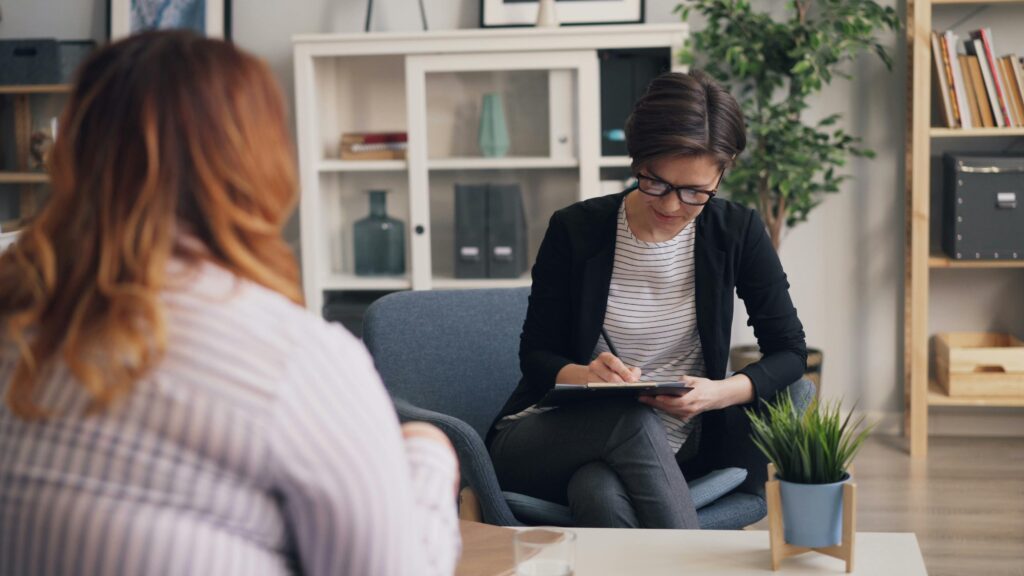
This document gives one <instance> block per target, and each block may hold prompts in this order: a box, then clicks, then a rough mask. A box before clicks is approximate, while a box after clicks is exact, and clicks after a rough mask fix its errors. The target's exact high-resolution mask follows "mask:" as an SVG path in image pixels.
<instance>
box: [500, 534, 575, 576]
mask: <svg viewBox="0 0 1024 576" xmlns="http://www.w3.org/2000/svg"><path fill="white" fill-rule="evenodd" d="M515 554H516V575H517V576H572V575H573V573H574V570H575V566H576V534H575V533H573V532H571V531H569V530H564V529H562V528H531V529H529V530H522V531H520V532H517V533H516V535H515Z"/></svg>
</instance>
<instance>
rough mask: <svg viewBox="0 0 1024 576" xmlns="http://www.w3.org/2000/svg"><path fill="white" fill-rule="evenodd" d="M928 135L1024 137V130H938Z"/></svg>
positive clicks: (943, 136) (936, 136) (933, 136)
mask: <svg viewBox="0 0 1024 576" xmlns="http://www.w3.org/2000/svg"><path fill="white" fill-rule="evenodd" d="M928 133H929V134H930V135H931V137H932V138H991V137H994V136H1002V137H1016V136H1024V128H969V129H966V130H965V129H963V128H936V127H932V128H931V129H930V130H929V131H928Z"/></svg>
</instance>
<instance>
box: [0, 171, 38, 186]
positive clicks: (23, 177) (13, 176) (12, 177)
mask: <svg viewBox="0 0 1024 576" xmlns="http://www.w3.org/2000/svg"><path fill="white" fill-rule="evenodd" d="M49 181H50V176H49V174H45V173H42V172H0V184H46V183H47V182H49Z"/></svg>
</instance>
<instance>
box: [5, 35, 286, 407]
mask: <svg viewBox="0 0 1024 576" xmlns="http://www.w3.org/2000/svg"><path fill="white" fill-rule="evenodd" d="M50 173H51V177H52V184H51V187H52V194H51V196H50V199H49V200H48V202H47V203H46V205H45V207H44V208H43V210H42V211H41V212H40V214H39V215H38V217H37V218H36V219H35V220H34V221H33V222H32V223H30V224H29V225H28V227H27V228H26V229H25V230H24V231H23V233H22V234H21V236H20V238H19V239H18V241H17V243H16V244H15V245H14V246H12V248H11V249H10V250H8V251H7V252H6V253H4V254H3V256H2V257H0V323H2V324H3V325H4V334H3V335H4V336H6V338H7V339H9V340H10V341H12V342H13V343H14V344H15V345H16V346H17V349H18V358H17V366H16V367H15V370H14V374H13V378H12V381H11V383H10V386H9V387H8V389H7V394H6V402H7V405H8V406H9V407H10V408H11V410H12V411H13V412H14V413H15V414H17V415H19V416H21V417H23V418H40V417H45V416H47V415H48V411H47V410H46V407H45V406H41V405H39V403H38V388H39V383H40V380H41V378H42V377H43V376H45V374H46V372H47V369H48V367H50V366H52V365H53V364H54V363H55V362H57V361H58V360H63V361H64V362H65V363H66V365H67V366H68V368H69V369H70V371H71V373H72V374H73V375H74V377H75V379H76V380H77V383H78V384H80V385H81V386H83V387H84V388H85V389H86V390H87V392H88V394H89V395H90V397H91V402H90V410H92V411H95V410H98V409H103V408H106V407H108V406H109V405H110V404H111V403H112V402H114V401H115V400H116V399H117V398H118V397H120V396H123V395H124V394H126V393H128V392H130V391H131V390H132V388H133V387H134V385H135V383H136V382H137V381H138V380H139V378H140V377H142V376H143V375H145V374H146V373H147V371H149V370H151V369H152V368H153V366H154V365H155V364H156V363H157V362H158V361H159V360H160V358H161V357H162V355H163V353H164V350H165V347H166V342H165V341H166V338H165V334H166V320H165V318H164V311H163V308H162V306H161V303H160V298H159V296H160V292H161V291H162V290H163V289H165V288H166V287H167V285H168V282H169V280H170V279H169V278H168V275H167V267H168V264H169V263H170V261H171V260H172V259H180V260H183V261H184V262H186V263H188V264H191V265H194V264H196V263H198V262H200V261H203V260H206V261H212V262H213V263H215V264H217V265H219V266H222V267H224V268H225V269H227V270H229V271H231V272H233V273H234V274H235V275H237V276H238V277H240V278H244V279H247V280H251V281H253V282H256V283H258V284H260V285H263V286H266V287H267V288H269V289H271V290H275V291H277V292H280V293H281V294H284V295H285V296H287V297H288V298H290V299H291V300H293V301H295V302H297V303H300V302H301V300H302V296H301V290H300V288H299V280H298V278H299V273H298V266H297V264H296V262H295V258H294V255H293V254H292V252H291V250H290V249H289V247H288V246H287V244H286V243H285V242H284V240H283V239H282V236H281V232H282V228H283V227H284V224H285V221H286V219H287V217H288V215H289V214H290V213H291V211H292V209H293V208H294V204H295V200H296V186H295V164H294V154H293V150H292V145H291V141H290V138H289V133H288V130H287V128H286V124H285V111H284V105H283V101H282V97H281V93H280V91H279V89H278V87H277V84H276V83H275V81H274V79H273V76H272V75H271V73H270V71H269V70H268V68H267V66H266V65H265V64H263V63H262V62H261V61H259V60H257V59H256V58H254V57H252V56H249V55H247V54H245V53H244V52H242V51H241V50H239V49H238V48H236V47H234V46H233V45H231V44H229V43H226V42H222V41H219V40H210V39H205V38H201V37H198V36H196V35H194V34H191V33H188V32H181V31H174V32H170V31H161V32H147V33H144V34H140V35H137V36H134V37H131V38H128V39H126V40H123V41H120V42H117V43H114V44H112V45H110V46H107V47H105V48H103V49H101V50H99V51H98V52H97V53H96V54H95V55H94V56H92V57H91V58H90V59H89V60H88V61H87V62H86V63H85V64H84V65H83V66H82V68H81V69H80V71H79V73H78V77H77V81H76V83H75V86H74V89H73V91H72V94H71V97H70V100H69V102H68V105H67V108H66V109H65V110H64V112H63V114H62V116H61V123H60V133H59V135H58V138H57V141H56V144H55V146H54V150H53V157H52V163H51V170H50ZM188 239H198V240H199V242H194V241H190V240H188Z"/></svg>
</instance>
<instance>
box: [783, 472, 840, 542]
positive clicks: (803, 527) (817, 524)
mask: <svg viewBox="0 0 1024 576" xmlns="http://www.w3.org/2000/svg"><path fill="white" fill-rule="evenodd" d="M849 481H850V475H849V474H846V475H845V476H843V479H842V480H840V481H839V482H832V483H830V484H800V483H798V482H787V481H785V480H782V479H779V491H780V492H781V493H782V523H783V526H784V527H785V530H784V533H785V537H786V542H788V543H790V544H792V545H794V546H807V547H808V548H824V547H826V546H837V545H838V544H839V543H840V541H841V540H842V528H843V484H846V483H847V482H849Z"/></svg>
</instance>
